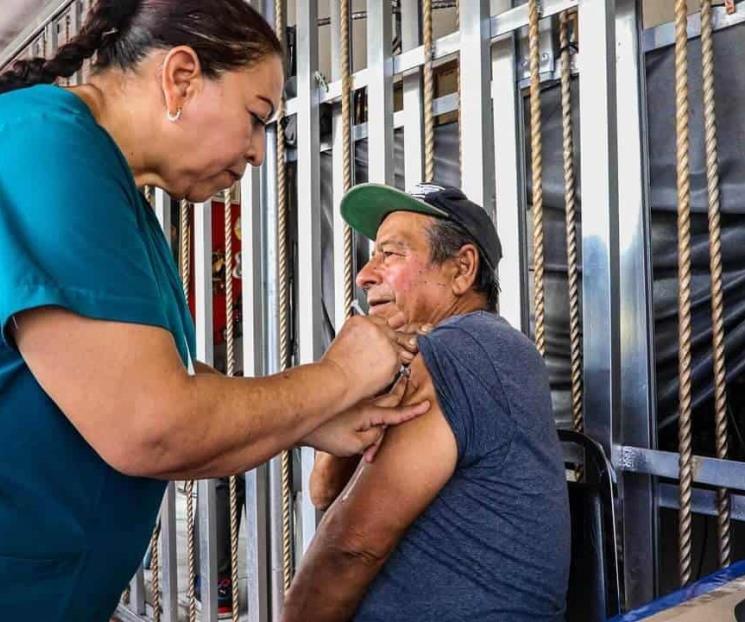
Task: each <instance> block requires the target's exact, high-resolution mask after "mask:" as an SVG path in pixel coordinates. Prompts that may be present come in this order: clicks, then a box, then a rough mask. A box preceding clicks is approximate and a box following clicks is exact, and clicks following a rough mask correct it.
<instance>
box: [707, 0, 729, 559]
mask: <svg viewBox="0 0 745 622" xmlns="http://www.w3.org/2000/svg"><path fill="white" fill-rule="evenodd" d="M701 61H702V65H703V92H704V135H705V146H706V181H707V186H708V195H709V266H710V270H711V323H712V346H713V347H712V350H713V363H714V405H715V406H714V422H715V430H716V434H715V436H716V452H717V458H719V459H721V460H726V459H727V453H728V443H727V379H726V378H727V374H726V367H725V361H724V293H723V291H722V236H721V230H720V225H719V162H718V160H719V148H718V145H717V126H716V109H715V106H714V46H713V41H712V23H711V0H702V2H701ZM730 522H731V521H730V500H729V495H728V494H727V489H726V488H719V489H717V540H718V553H719V556H718V558H719V565H720V566H722V567H724V566H729V564H730V561H731V546H730Z"/></svg>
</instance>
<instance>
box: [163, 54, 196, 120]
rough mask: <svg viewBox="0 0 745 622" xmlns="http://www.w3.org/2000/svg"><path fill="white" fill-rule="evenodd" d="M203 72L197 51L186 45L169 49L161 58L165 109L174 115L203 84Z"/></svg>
mask: <svg viewBox="0 0 745 622" xmlns="http://www.w3.org/2000/svg"><path fill="white" fill-rule="evenodd" d="M203 82H204V74H203V73H202V66H201V64H200V63H199V57H198V56H197V53H196V52H195V51H194V50H193V49H192V48H190V47H189V46H187V45H180V46H178V47H175V48H173V49H172V50H170V51H169V52H168V53H167V54H166V55H165V58H164V59H163V69H162V75H161V87H162V89H163V95H164V98H165V106H166V111H167V112H168V113H170V114H171V115H175V114H176V113H177V112H178V111H179V110H183V109H184V107H185V106H186V103H187V102H188V100H189V99H190V98H192V97H193V96H194V95H195V94H196V93H198V92H199V91H200V90H201V89H202V86H203Z"/></svg>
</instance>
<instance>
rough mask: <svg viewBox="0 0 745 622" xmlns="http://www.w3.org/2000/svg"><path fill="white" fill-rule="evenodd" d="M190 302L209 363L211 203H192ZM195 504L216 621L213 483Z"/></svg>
mask: <svg viewBox="0 0 745 622" xmlns="http://www.w3.org/2000/svg"><path fill="white" fill-rule="evenodd" d="M194 304H195V324H196V333H197V360H199V361H202V362H203V363H207V364H208V365H211V364H212V363H213V359H214V344H213V339H212V331H213V328H212V326H213V321H212V202H211V201H207V202H205V203H196V204H195V205H194ZM197 490H198V492H197V503H198V504H199V576H200V588H201V602H202V618H201V619H202V620H206V621H209V622H213V621H215V620H217V550H216V548H215V541H216V538H217V533H216V517H215V482H214V480H201V481H199V482H198V484H197Z"/></svg>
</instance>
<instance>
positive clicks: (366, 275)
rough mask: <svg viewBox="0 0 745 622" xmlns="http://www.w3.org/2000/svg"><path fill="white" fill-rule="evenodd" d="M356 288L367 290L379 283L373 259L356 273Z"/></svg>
mask: <svg viewBox="0 0 745 622" xmlns="http://www.w3.org/2000/svg"><path fill="white" fill-rule="evenodd" d="M356 282H357V287H359V288H360V289H364V290H368V289H370V288H371V287H372V286H373V285H377V284H378V283H380V275H379V274H378V271H377V270H376V267H375V258H372V259H370V261H368V262H367V263H366V264H365V265H364V266H363V267H362V270H360V271H359V272H358V273H357V279H356Z"/></svg>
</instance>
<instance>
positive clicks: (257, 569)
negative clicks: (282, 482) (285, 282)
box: [241, 168, 269, 622]
mask: <svg viewBox="0 0 745 622" xmlns="http://www.w3.org/2000/svg"><path fill="white" fill-rule="evenodd" d="M262 251H263V249H262V243H261V171H260V170H259V169H255V168H249V169H248V170H247V171H246V173H245V175H244V176H243V179H242V180H241V282H242V288H243V289H242V309H243V375H244V376H245V377H248V378H251V377H256V376H261V375H263V373H264V364H263V360H262V353H263V350H264V345H263V339H262V332H263V331H262V323H263V304H262V303H263V301H262V279H261V260H262ZM266 478H267V470H266V466H261V467H258V468H256V469H253V470H251V471H248V472H247V473H246V474H245V479H246V482H245V488H246V495H245V514H246V560H247V572H246V575H247V576H246V582H247V590H246V600H247V608H248V619H249V622H267V620H268V619H269V604H268V593H267V589H268V585H269V582H268V580H267V579H268V576H267V569H268V563H269V556H268V550H267V545H268V543H267V538H266V521H267V519H268V515H267V510H268V508H267V497H266V495H267V490H266Z"/></svg>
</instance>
